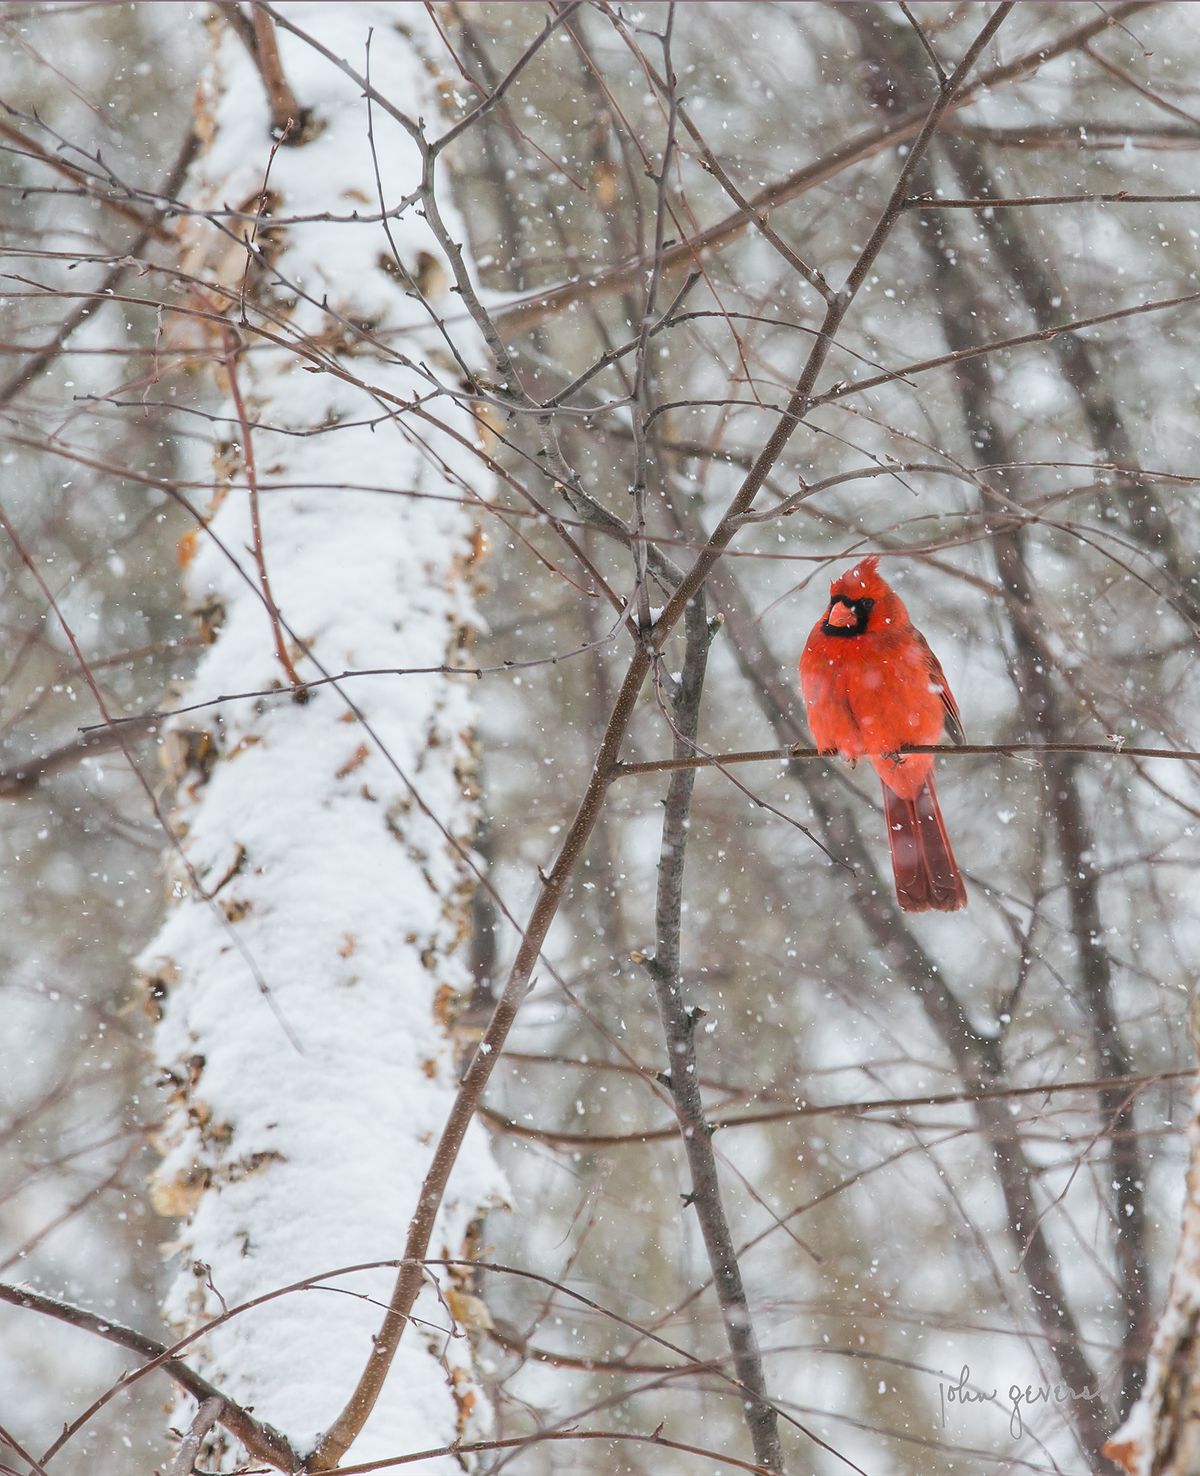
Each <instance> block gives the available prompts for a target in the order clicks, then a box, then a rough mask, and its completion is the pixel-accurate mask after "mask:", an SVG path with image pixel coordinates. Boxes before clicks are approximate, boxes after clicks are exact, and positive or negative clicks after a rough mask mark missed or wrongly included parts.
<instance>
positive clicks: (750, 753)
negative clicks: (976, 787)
mask: <svg viewBox="0 0 1200 1476" xmlns="http://www.w3.org/2000/svg"><path fill="white" fill-rule="evenodd" d="M899 751H900V752H901V753H936V754H937V756H938V757H939V758H957V757H961V758H966V757H969V756H970V755H972V754H986V753H991V754H999V755H1001V756H1002V757H1004V758H1016V757H1017V755H1018V754H1023V753H1101V754H1104V755H1105V756H1106V757H1108V758H1159V759H1184V760H1186V761H1189V762H1197V761H1200V751H1197V750H1196V749H1191V748H1139V747H1136V746H1135V745H1133V744H1125V743H1114V742H1112V741H1110V742H1108V743H1076V742H1074V741H1069V742H1065V743H959V744H955V745H954V746H953V747H949V746H947V745H945V744H937V743H925V744H920V745H915V744H914V745H911V746H909V745H906V746H905V747H904V748H902V749H900V750H899ZM834 757H835V756H834V755H832V754H827V753H826V754H823V753H821V752H820V751H819V750H818V749H816V748H805V747H803V746H802V745H800V744H797V745H796V747H794V748H753V749H748V750H747V751H745V752H742V753H714V754H696V755H694V756H693V757H691V758H667V759H647V760H646V761H645V762H644V763H639V764H617V766H616V767H615V769H614V770H613V778H614V779H625V778H628V777H629V776H630V775H632V774H664V773H668V772H669V771H670V770H672V769H708V768H713V767H714V766H721V765H724V764H762V763H769V762H771V761H772V760H774V761H776V762H780V761H782V760H785V759H786V760H791V759H817V758H826V759H830V760H831V761H833V759H834Z"/></svg>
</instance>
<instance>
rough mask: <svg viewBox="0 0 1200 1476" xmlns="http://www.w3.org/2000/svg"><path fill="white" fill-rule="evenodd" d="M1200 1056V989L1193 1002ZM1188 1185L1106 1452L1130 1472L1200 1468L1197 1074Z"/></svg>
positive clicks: (1163, 1473)
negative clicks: (1158, 1304) (1140, 1370)
mask: <svg viewBox="0 0 1200 1476" xmlns="http://www.w3.org/2000/svg"><path fill="white" fill-rule="evenodd" d="M1191 1035H1192V1045H1193V1047H1194V1049H1195V1050H1196V1054H1197V1057H1198V1058H1200V994H1194V995H1193V998H1192V1007H1191ZM1188 1149H1189V1162H1188V1173H1187V1190H1186V1194H1185V1198H1184V1203H1183V1223H1182V1226H1181V1228H1180V1232H1179V1246H1178V1249H1177V1250H1176V1252H1175V1265H1174V1268H1173V1270H1172V1272H1171V1286H1170V1290H1169V1292H1168V1293H1167V1305H1166V1307H1165V1308H1164V1310H1163V1314H1162V1318H1161V1320H1160V1321H1159V1324H1158V1328H1157V1330H1156V1331H1155V1334H1154V1345H1153V1347H1152V1348H1151V1350H1150V1356H1149V1358H1148V1359H1147V1360H1146V1382H1145V1385H1144V1387H1143V1389H1142V1394H1141V1397H1140V1398H1139V1400H1138V1402H1137V1404H1135V1405H1134V1407H1133V1409H1132V1410H1131V1411H1130V1414H1129V1418H1128V1419H1127V1420H1126V1421H1125V1423H1124V1425H1123V1426H1122V1427H1121V1429H1120V1430H1119V1431H1118V1432H1117V1433H1116V1434H1115V1435H1114V1436H1113V1438H1112V1440H1111V1441H1110V1442H1109V1444H1108V1445H1107V1446H1106V1447H1105V1453H1106V1454H1107V1455H1109V1456H1111V1458H1112V1459H1113V1460H1114V1461H1115V1462H1117V1464H1118V1465H1121V1466H1123V1467H1124V1468H1125V1470H1126V1471H1128V1472H1129V1476H1194V1473H1195V1472H1196V1471H1200V1077H1198V1078H1197V1081H1196V1083H1195V1084H1194V1085H1193V1087H1192V1120H1191V1122H1190V1123H1189V1125H1188Z"/></svg>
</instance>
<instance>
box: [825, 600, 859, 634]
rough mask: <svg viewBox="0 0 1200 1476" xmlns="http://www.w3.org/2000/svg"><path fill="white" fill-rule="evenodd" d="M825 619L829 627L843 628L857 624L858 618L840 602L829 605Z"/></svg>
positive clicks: (847, 606)
mask: <svg viewBox="0 0 1200 1476" xmlns="http://www.w3.org/2000/svg"><path fill="white" fill-rule="evenodd" d="M825 618H826V620H828V622H829V624H830V625H837V626H841V627H845V626H848V625H857V624H858V616H857V615H856V614H855V612H854V610H853V609H852V608H851V607H850V606H849V605H844V604H842V602H841V600H838V601H837V602H836V603H835V604H832V605H830V607H829V614H828V615H827V616H826V617H825Z"/></svg>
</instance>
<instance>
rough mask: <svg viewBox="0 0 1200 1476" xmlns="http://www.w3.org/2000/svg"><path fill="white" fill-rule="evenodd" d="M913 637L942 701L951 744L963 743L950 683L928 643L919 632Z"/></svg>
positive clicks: (963, 738)
mask: <svg viewBox="0 0 1200 1476" xmlns="http://www.w3.org/2000/svg"><path fill="white" fill-rule="evenodd" d="M913 635H914V636H916V638H917V644H918V645H919V646H920V647H921V655H922V656H923V658H924V660H925V665H926V666H927V667H928V668H929V677H930V683H931V685H932V686H934V687H935V688H936V689H937V694H938V696H939V697H940V698H941V699H942V706H943V707H944V708H945V709H946V719H945V727H946V732H947V734H948V735H949V737H950V741H951V742H952V743H965V742H966V741H967V735H966V734H965V733H964V732H963V725H962V716H961V714H960V713H959V710H958V703H957V702H955V700H954V693H953V692H952V691H951V690H950V683H949V682H948V681H947V680H946V673H945V672H944V671H943V670H942V663H941V662H940V661H939V660H938V659H937V657H936V656H935V655H934V654H933V651H932V650H931V649H930V646H929V642H928V641H927V640H926V639H925V637H924V636H923V635H922V634H921V632H920V631H919V630H914V631H913Z"/></svg>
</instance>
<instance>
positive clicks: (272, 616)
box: [221, 324, 303, 687]
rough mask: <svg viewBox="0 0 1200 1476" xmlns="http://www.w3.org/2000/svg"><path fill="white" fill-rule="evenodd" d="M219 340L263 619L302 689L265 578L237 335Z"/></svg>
mask: <svg viewBox="0 0 1200 1476" xmlns="http://www.w3.org/2000/svg"><path fill="white" fill-rule="evenodd" d="M221 337H222V340H223V342H224V345H225V372H226V373H227V374H228V376H229V393H230V396H231V398H232V399H233V406H234V410H235V411H236V412H237V418H238V423H239V425H240V426H241V430H242V464H243V466H244V467H245V468H246V482H247V484H248V486H249V489H250V493H249V495H250V529H251V538H252V540H253V543H252V550H253V553H254V563H255V567H256V568H257V569H258V582H259V585H260V586H261V588H262V597H263V605H264V606H265V607H266V611H267V618H268V619H269V620H270V622H271V635H272V638H273V639H274V641H275V655H276V656H277V657H278V658H279V664H280V666H282V667H283V670H284V672H285V674H286V676H287V679H288V681H289V682H291V684H292V686H293V687H300V686H302V685H303V683H302V682H301V679H300V674H299V672H297V670H296V668H295V666H294V665H293V663H292V658H291V656H290V655H289V653H288V648H287V642H286V641H285V640H284V638H283V627H282V625H281V624H280V620H279V606H278V605H277V604H276V603H275V596H274V595H273V594H272V593H271V581H270V580H269V579H268V578H267V558H266V553H265V551H264V549H263V536H262V519H261V518H260V516H259V510H258V468H257V466H256V464H255V461H254V441H253V438H252V437H251V435H250V421H249V418H248V416H247V415H246V406H245V404H244V402H243V400H242V392H241V388H240V386H239V384H238V371H237V356H238V352H239V345H238V341H237V335H236V334H235V333H234V331H233V329H232V328H230V327H229V326H228V324H225V325H223V326H222V329H221Z"/></svg>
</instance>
